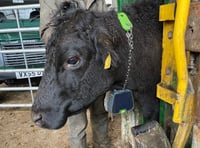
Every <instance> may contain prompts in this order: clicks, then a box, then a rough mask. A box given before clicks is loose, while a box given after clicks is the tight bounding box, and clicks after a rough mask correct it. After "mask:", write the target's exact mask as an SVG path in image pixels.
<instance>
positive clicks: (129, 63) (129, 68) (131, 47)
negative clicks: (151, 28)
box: [123, 29, 135, 89]
mask: <svg viewBox="0 0 200 148" xmlns="http://www.w3.org/2000/svg"><path fill="white" fill-rule="evenodd" d="M126 37H127V39H128V45H129V53H128V67H127V72H126V79H125V81H124V86H123V89H125V88H126V85H127V84H128V77H129V74H130V71H131V64H132V63H131V62H132V52H133V49H134V47H133V32H132V29H131V30H129V31H127V32H126ZM134 62H135V59H134Z"/></svg>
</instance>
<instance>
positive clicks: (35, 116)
mask: <svg viewBox="0 0 200 148" xmlns="http://www.w3.org/2000/svg"><path fill="white" fill-rule="evenodd" d="M32 119H33V122H35V123H36V124H37V125H38V126H41V124H42V114H40V113H34V112H33V113H32Z"/></svg>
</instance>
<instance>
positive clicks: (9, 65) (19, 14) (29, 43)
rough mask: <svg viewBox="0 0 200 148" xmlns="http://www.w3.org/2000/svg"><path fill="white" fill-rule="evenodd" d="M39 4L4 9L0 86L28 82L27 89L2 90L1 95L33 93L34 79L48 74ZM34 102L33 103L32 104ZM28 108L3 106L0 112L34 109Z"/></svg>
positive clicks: (0, 9)
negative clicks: (41, 32)
mask: <svg viewBox="0 0 200 148" xmlns="http://www.w3.org/2000/svg"><path fill="white" fill-rule="evenodd" d="M39 7H40V5H39V4H30V5H15V6H4V7H0V82H5V83H7V84H9V83H11V82H12V81H19V80H26V81H27V82H26V83H27V84H28V85H26V86H23V85H22V86H21V85H20V86H15V87H14V86H11V87H10V86H9V85H8V86H0V92H1V91H9V92H10V91H30V95H31V98H32V101H33V100H34V96H33V91H34V90H37V89H38V87H37V86H33V84H32V79H34V78H35V77H41V76H42V74H43V71H44V64H45V61H46V57H45V46H44V44H43V43H42V42H41V40H40V36H39V14H40V13H39ZM30 101H31V100H30ZM31 106H32V103H28V104H23V103H21V104H0V108H8V107H31Z"/></svg>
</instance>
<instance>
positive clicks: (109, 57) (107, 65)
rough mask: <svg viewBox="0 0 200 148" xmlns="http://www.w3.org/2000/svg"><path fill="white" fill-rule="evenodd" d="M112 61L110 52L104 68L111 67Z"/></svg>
mask: <svg viewBox="0 0 200 148" xmlns="http://www.w3.org/2000/svg"><path fill="white" fill-rule="evenodd" d="M111 61H112V58H111V55H110V53H108V55H107V57H106V60H105V63H104V69H109V68H110V67H111Z"/></svg>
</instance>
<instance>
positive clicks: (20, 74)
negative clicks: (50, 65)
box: [15, 71, 43, 79]
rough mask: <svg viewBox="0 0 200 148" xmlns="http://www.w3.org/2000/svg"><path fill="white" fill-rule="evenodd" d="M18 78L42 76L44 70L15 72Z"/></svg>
mask: <svg viewBox="0 0 200 148" xmlns="http://www.w3.org/2000/svg"><path fill="white" fill-rule="evenodd" d="M15 75H16V78H17V79H25V78H28V77H29V78H33V77H41V76H42V75H43V72H42V71H29V72H15Z"/></svg>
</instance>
